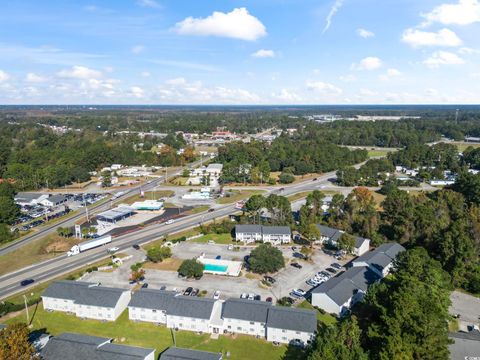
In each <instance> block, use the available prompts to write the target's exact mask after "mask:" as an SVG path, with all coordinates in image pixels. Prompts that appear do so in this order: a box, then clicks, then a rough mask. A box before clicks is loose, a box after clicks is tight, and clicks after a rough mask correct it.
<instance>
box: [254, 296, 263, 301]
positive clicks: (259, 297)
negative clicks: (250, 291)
mask: <svg viewBox="0 0 480 360" xmlns="http://www.w3.org/2000/svg"><path fill="white" fill-rule="evenodd" d="M253 300H257V301H260V300H262V297H261V296H260V295H255V296H254V297H253Z"/></svg>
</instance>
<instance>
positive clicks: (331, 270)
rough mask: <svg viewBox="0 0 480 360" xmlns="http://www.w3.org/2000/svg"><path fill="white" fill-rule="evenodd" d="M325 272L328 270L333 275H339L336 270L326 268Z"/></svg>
mask: <svg viewBox="0 0 480 360" xmlns="http://www.w3.org/2000/svg"><path fill="white" fill-rule="evenodd" d="M325 270H327V271H328V272H331V273H332V274H336V273H337V270H335V269H334V268H331V267H329V268H326V269H325Z"/></svg>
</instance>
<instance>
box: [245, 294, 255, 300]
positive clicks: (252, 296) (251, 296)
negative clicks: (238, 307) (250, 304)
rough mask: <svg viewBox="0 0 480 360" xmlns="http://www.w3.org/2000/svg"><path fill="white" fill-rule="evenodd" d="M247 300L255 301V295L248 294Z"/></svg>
mask: <svg viewBox="0 0 480 360" xmlns="http://www.w3.org/2000/svg"><path fill="white" fill-rule="evenodd" d="M247 299H248V300H255V294H248V298H247Z"/></svg>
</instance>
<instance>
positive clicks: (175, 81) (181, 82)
mask: <svg viewBox="0 0 480 360" xmlns="http://www.w3.org/2000/svg"><path fill="white" fill-rule="evenodd" d="M186 83H187V80H186V79H185V78H183V77H179V78H175V79H169V80H167V81H165V84H168V85H174V86H178V85H185V84H186Z"/></svg>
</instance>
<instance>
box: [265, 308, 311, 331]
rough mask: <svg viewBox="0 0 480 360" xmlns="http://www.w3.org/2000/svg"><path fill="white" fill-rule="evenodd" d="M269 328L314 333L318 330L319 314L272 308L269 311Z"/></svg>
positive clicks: (293, 309) (309, 311)
mask: <svg viewBox="0 0 480 360" xmlns="http://www.w3.org/2000/svg"><path fill="white" fill-rule="evenodd" d="M267 327H272V328H276V329H286V330H294V331H303V332H308V333H313V332H314V331H316V330H317V312H316V311H314V310H307V309H295V308H287V307H281V306H272V307H270V308H269V309H268V318H267Z"/></svg>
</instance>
